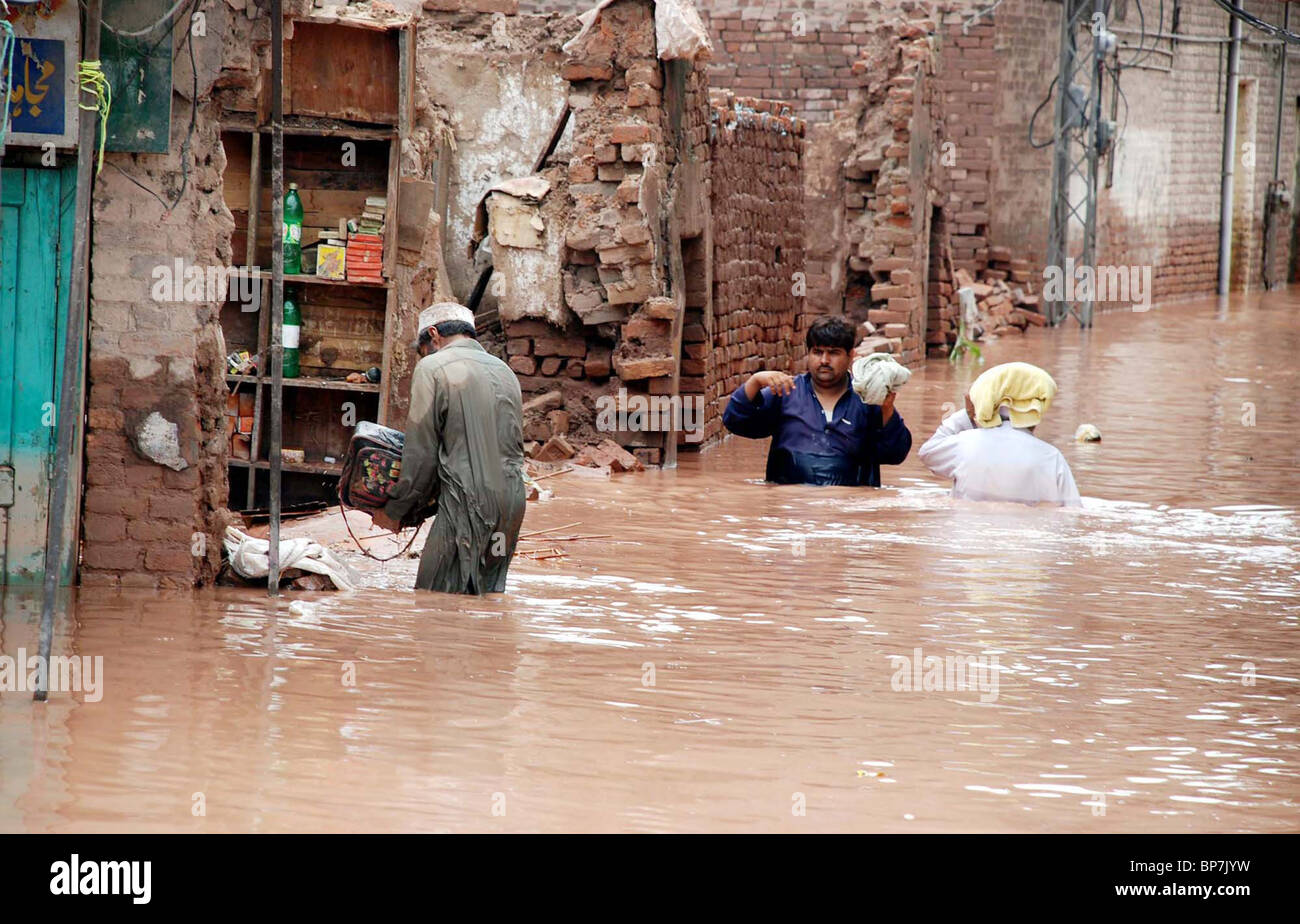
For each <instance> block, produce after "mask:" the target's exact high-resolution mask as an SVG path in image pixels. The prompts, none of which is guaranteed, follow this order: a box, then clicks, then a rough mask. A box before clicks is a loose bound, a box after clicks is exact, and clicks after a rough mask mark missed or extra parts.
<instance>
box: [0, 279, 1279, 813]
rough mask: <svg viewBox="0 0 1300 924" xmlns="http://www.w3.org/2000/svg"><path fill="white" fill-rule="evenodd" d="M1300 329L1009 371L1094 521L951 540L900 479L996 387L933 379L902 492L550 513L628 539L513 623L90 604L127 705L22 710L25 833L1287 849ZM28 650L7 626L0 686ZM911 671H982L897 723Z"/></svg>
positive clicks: (1186, 327)
mask: <svg viewBox="0 0 1300 924" xmlns="http://www.w3.org/2000/svg"><path fill="white" fill-rule="evenodd" d="M1297 311H1300V293H1284V294H1275V295H1269V296H1265V297H1263V298H1260V299H1257V300H1256V299H1245V298H1241V299H1234V300H1233V302H1232V303H1231V305H1230V306H1229V307H1226V308H1219V307H1218V306H1217V305H1216V304H1215V303H1213V302H1207V303H1196V304H1184V305H1176V306H1169V307H1165V308H1163V309H1157V310H1153V311H1152V312H1150V313H1148V314H1131V313H1113V314H1105V315H1101V316H1100V317H1099V318H1098V321H1097V324H1098V326H1097V328H1096V329H1095V330H1093V331H1092V332H1090V333H1086V334H1084V333H1081V332H1080V331H1078V330H1077V329H1075V328H1071V327H1067V328H1063V329H1062V330H1059V331H1032V330H1031V332H1030V334H1029V335H1028V336H1027V337H1025V338H1019V337H1016V338H1010V339H1004V340H1002V341H1000V342H998V343H996V344H991V345H989V347H988V348H987V349H986V350H985V357H986V360H987V361H988V363H990V364H991V363H995V362H1003V361H1008V360H1013V359H1024V360H1028V361H1032V362H1036V363H1039V364H1041V365H1043V366H1045V367H1046V368H1048V369H1049V370H1050V371H1051V372H1052V373H1053V374H1054V375H1055V377H1056V379H1057V381H1058V383H1059V384H1060V386H1061V389H1062V391H1061V394H1060V397H1059V398H1058V400H1057V401H1056V403H1055V404H1054V405H1053V407H1052V410H1051V412H1050V415H1049V417H1048V418H1047V420H1046V421H1045V422H1044V424H1043V426H1041V427H1040V428H1039V431H1038V434H1039V435H1040V436H1042V437H1043V438H1045V439H1047V440H1049V441H1050V442H1052V443H1054V444H1056V445H1057V446H1059V447H1060V448H1061V449H1062V451H1063V452H1064V453H1065V454H1066V457H1067V459H1068V460H1069V462H1070V464H1071V466H1072V467H1073V470H1074V475H1075V478H1076V480H1077V481H1078V484H1079V488H1080V490H1081V491H1082V493H1083V494H1084V496H1085V507H1084V509H1083V510H1082V511H1074V512H1070V511H1061V510H1054V509H1053V510H1046V509H1029V508H1022V507H1016V506H1011V505H975V504H955V503H954V502H953V501H952V500H951V499H950V498H949V497H948V488H947V486H946V485H942V484H940V483H939V482H938V481H937V480H936V479H934V478H932V477H931V476H930V475H929V473H928V472H927V471H925V469H924V468H923V467H922V466H921V465H920V464H919V463H918V462H917V461H916V458H915V449H916V447H918V446H919V445H920V443H921V442H922V441H924V439H926V438H927V437H928V436H929V434H930V433H931V432H932V431H933V429H934V428H935V426H937V424H938V423H939V420H940V418H941V416H942V415H943V413H944V408H943V403H944V402H948V401H956V402H960V400H961V399H960V395H961V393H962V392H963V390H964V388H965V386H966V384H967V383H968V382H969V381H970V380H971V379H972V378H973V376H974V375H976V374H978V372H979V371H980V370H979V368H978V367H974V368H972V367H959V368H955V369H954V368H952V367H950V366H949V364H948V363H946V362H943V361H931V362H930V363H929V364H928V365H927V366H926V368H925V370H924V371H923V372H922V373H920V374H918V375H917V376H915V377H914V378H913V379H912V382H911V383H910V384H909V385H907V386H906V387H905V388H904V389H903V391H902V392H901V395H900V397H899V400H898V407H899V410H900V411H901V413H902V414H903V415H904V417H905V419H906V421H907V423H908V424H909V426H910V427H911V429H912V433H913V437H914V441H915V442H914V448H913V454H912V457H911V458H909V459H908V460H907V462H906V464H904V465H903V466H901V467H897V468H889V467H887V468H886V469H885V472H884V480H885V484H886V487H885V488H884V489H882V490H878V491H873V490H870V489H848V488H809V487H773V486H764V485H762V484H761V483H759V479H760V478H761V476H762V469H763V458H764V452H765V444H760V443H751V442H746V441H741V440H737V439H732V440H730V441H729V442H727V443H726V444H725V445H723V446H721V447H719V448H716V449H713V450H711V451H709V452H706V453H704V454H703V455H700V456H687V457H686V458H685V459H684V461H683V463H682V465H681V467H680V469H679V470H677V471H671V472H652V473H647V474H644V475H631V476H622V477H616V478H614V479H613V480H609V481H602V480H596V479H593V478H588V477H578V476H573V475H562V476H559V477H556V478H552V479H550V480H549V481H547V482H544V484H546V485H547V486H549V487H551V488H552V489H553V490H554V492H555V497H554V498H553V499H551V500H549V501H546V502H544V503H540V504H534V505H531V506H530V510H529V514H528V520H527V522H526V524H525V530H536V529H544V528H547V527H551V526H560V525H563V524H569V523H573V522H575V521H578V522H580V523H581V526H580V527H579V528H574V529H570V530H567V532H569V533H583V534H594V533H610V534H613V535H614V537H615V539H613V540H600V541H586V542H575V543H569V544H568V547H567V551H568V552H569V556H568V557H567V558H564V559H559V560H555V561H539V562H533V561H517V562H516V564H515V566H514V567H513V569H512V570H511V573H510V584H509V593H507V594H506V595H504V596H497V597H493V598H486V599H469V598H455V597H446V596H439V595H431V594H426V593H420V594H418V595H417V594H415V593H414V592H412V591H410V590H409V589H408V588H409V587H410V582H411V580H412V579H413V576H414V572H415V562H414V561H402V562H395V563H393V564H391V565H388V566H385V567H384V568H383V569H378V568H374V569H372V570H371V571H370V572H369V573H368V574H367V577H366V582H367V584H368V585H369V586H368V587H367V588H366V589H364V590H362V591H360V592H357V593H353V594H297V595H293V594H286V595H285V596H283V597H281V598H280V599H279V600H278V601H269V600H268V599H267V598H266V597H265V596H264V595H263V594H261V593H258V592H248V591H236V590H231V589H220V590H215V591H213V590H208V591H202V592H197V593H195V594H193V595H190V594H184V593H168V594H161V595H159V594H151V593H129V592H122V593H116V592H107V591H98V590H95V591H92V590H85V591H81V592H80V594H79V596H78V598H77V601H76V604H75V610H74V617H73V618H72V619H65V620H62V621H61V622H60V623H59V626H58V630H57V631H58V634H57V639H56V653H59V652H64V653H67V652H75V653H77V654H81V655H91V656H95V655H100V656H102V657H103V659H104V680H103V697H102V700H101V701H99V702H84V701H82V700H83V697H82V696H81V695H80V694H74V695H72V696H68V695H66V694H55V695H52V696H51V700H50V702H49V703H47V704H45V705H34V704H33V703H32V702H31V700H30V697H29V696H28V695H27V694H23V693H6V694H4V695H0V830H3V831H55V832H61V831H122V830H141V831H254V832H273V831H294V830H306V831H358V830H365V831H378V830H392V831H471V830H472V831H560V830H572V831H597V830H600V831H604V830H620V831H623V830H627V831H680V830H709V831H886V832H927V831H1026V832H1043V831H1086V832H1121V831H1125V832H1127V831H1173V832H1182V831H1234V832H1235V831H1283V830H1286V831H1294V830H1297V828H1300V810H1298V809H1300V807H1298V805H1297V802H1298V801H1300V798H1298V797H1300V780H1298V775H1300V737H1298V736H1297V725H1300V708H1298V700H1300V664H1298V663H1297V646H1298V643H1300V636H1298V635H1297V630H1298V629H1300V551H1298V544H1297V541H1298V540H1300V520H1298V519H1297V506H1298V505H1300V479H1298V478H1297V474H1296V473H1297V462H1300V438H1298V437H1297V434H1298V433H1300V400H1298V399H1297V387H1298V386H1300V381H1297V366H1298V365H1300V363H1298V361H1297V356H1298V355H1300V321H1297ZM1252 407H1253V412H1254V425H1253V426H1250V425H1248V424H1249V422H1250V420H1249V414H1250V412H1251V409H1252ZM1083 422H1087V423H1093V424H1096V425H1097V426H1098V427H1099V428H1100V429H1101V432H1102V434H1103V437H1104V439H1103V442H1101V443H1100V444H1093V445H1087V444H1085V445H1078V444H1075V443H1073V442H1072V441H1071V437H1072V434H1073V432H1074V429H1075V427H1076V426H1077V425H1078V424H1079V423H1083ZM800 551H802V554H799V553H800ZM294 601H303V602H302V603H300V604H299V606H297V607H295V610H298V611H299V612H290V606H291V604H292V603H293V602H294ZM38 614H39V602H38V601H35V600H33V599H32V598H31V597H30V596H27V595H24V594H19V593H16V592H14V591H10V592H9V593H8V594H7V595H6V597H5V602H4V611H3V621H2V622H0V652H2V653H4V654H8V655H11V656H12V655H14V654H15V652H16V650H17V649H18V648H20V647H24V646H25V647H26V648H27V649H28V650H29V651H34V650H35V648H36V632H35V624H36V621H37V618H38ZM917 649H920V654H921V657H922V658H923V659H924V658H925V657H927V656H937V657H939V658H948V657H965V656H974V657H976V658H980V659H983V660H981V661H980V662H979V664H980V665H981V666H985V667H988V669H989V671H988V673H985V674H981V675H976V674H973V673H972V674H970V675H969V677H968V680H967V683H966V688H965V689H939V690H935V689H929V690H927V689H924V687H925V686H926V685H927V684H926V682H925V681H924V679H922V683H921V687H922V689H914V690H911V691H907V690H895V689H894V687H895V686H901V685H902V683H901V678H902V676H903V675H904V674H907V675H908V677H909V679H911V678H912V676H916V677H918V678H919V677H920V671H921V668H926V669H927V670H928V669H929V664H928V663H927V662H924V661H922V664H921V665H917V667H916V668H915V674H912V673H911V670H912V669H910V668H903V669H902V670H901V671H900V667H902V662H900V661H898V660H891V656H892V657H894V658H895V659H897V658H899V657H906V658H909V659H911V658H914V657H915V656H916V654H917ZM995 657H996V666H994V658H995ZM349 664H351V665H354V666H355V685H347V684H345V683H344V679H345V678H344V673H345V671H346V670H347V665H349ZM977 676H978V677H979V679H980V680H982V681H983V682H984V687H983V688H982V689H979V688H972V687H973V686H974V681H975V679H976V677H977ZM931 679H932V680H933V679H935V677H933V676H932V678H931ZM994 679H996V689H994V688H993V680H994ZM959 681H960V678H957V677H954V678H951V679H949V678H942V681H941V683H940V686H945V685H947V686H951V685H953V684H954V683H959ZM929 685H930V686H931V687H933V686H934V684H933V683H930V684H929ZM200 793H201V794H202V796H201V807H202V810H203V814H196V811H197V809H196V808H195V806H196V805H199V804H200V797H199V796H197V795H196V794H200Z"/></svg>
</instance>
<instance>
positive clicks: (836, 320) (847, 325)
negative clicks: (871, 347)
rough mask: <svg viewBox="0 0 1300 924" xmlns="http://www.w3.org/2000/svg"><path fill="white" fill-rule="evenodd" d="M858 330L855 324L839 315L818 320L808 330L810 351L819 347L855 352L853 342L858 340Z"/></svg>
mask: <svg viewBox="0 0 1300 924" xmlns="http://www.w3.org/2000/svg"><path fill="white" fill-rule="evenodd" d="M857 336H858V329H857V327H855V326H854V325H853V323H852V322H851V321H849V320H847V319H846V318H843V317H841V316H839V315H831V316H830V317H824V318H818V319H817V320H816V321H813V322H812V326H811V327H809V328H808V338H807V340H808V349H810V350H811V349H812V348H813V347H815V346H819V347H842V348H843V349H844V352H846V353H852V352H853V342H854V340H856V339H857Z"/></svg>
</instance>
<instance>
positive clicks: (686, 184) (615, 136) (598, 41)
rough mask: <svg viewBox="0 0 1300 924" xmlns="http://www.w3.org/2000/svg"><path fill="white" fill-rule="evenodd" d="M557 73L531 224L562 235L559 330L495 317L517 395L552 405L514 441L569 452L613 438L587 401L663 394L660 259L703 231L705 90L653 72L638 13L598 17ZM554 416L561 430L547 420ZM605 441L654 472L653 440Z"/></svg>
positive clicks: (667, 70) (651, 35) (663, 264)
mask: <svg viewBox="0 0 1300 924" xmlns="http://www.w3.org/2000/svg"><path fill="white" fill-rule="evenodd" d="M562 73H563V75H564V77H565V78H566V79H567V80H568V81H570V85H571V87H570V92H569V104H570V106H571V107H572V122H571V129H570V130H571V132H572V145H571V150H570V151H569V160H568V165H567V169H566V170H564V171H563V172H558V173H551V172H546V173H544V175H545V176H548V177H552V178H553V179H554V181H555V189H553V190H552V191H551V192H550V193H549V195H548V196H547V200H546V201H547V203H548V204H547V205H545V206H543V207H542V209H541V211H540V213H539V217H541V218H542V219H543V221H542V224H543V225H544V226H545V227H547V228H550V229H552V230H550V231H548V233H550V234H556V235H563V248H562V253H561V255H560V259H559V266H558V267H557V271H558V272H559V273H560V276H561V281H562V293H563V313H562V315H561V316H560V318H559V319H558V320H560V321H561V322H562V323H558V324H557V323H554V321H556V320H557V318H555V317H553V316H552V317H549V320H547V319H543V318H541V317H507V312H505V311H504V310H503V314H502V318H503V327H504V329H505V334H506V337H507V342H506V349H507V353H508V357H509V358H508V362H509V364H510V366H511V368H513V369H514V370H515V371H516V373H518V374H519V377H520V385H521V387H522V388H523V390H524V392H525V394H528V395H545V394H548V393H551V392H558V393H559V394H560V395H561V396H562V401H561V402H560V403H559V405H558V406H557V407H555V408H550V407H548V409H547V411H546V414H547V417H546V419H545V420H543V419H542V418H541V417H535V418H534V419H533V420H531V421H529V422H528V423H529V427H528V430H527V432H526V433H525V437H526V439H528V440H529V441H539V442H540V441H542V440H549V439H551V438H554V437H557V436H559V437H572V439H573V442H574V443H575V444H577V443H582V442H592V441H595V440H598V439H600V438H602V436H610V435H613V434H609V433H601V432H599V429H598V421H597V413H598V411H597V407H596V404H597V401H598V400H599V399H600V398H601V397H605V396H608V397H614V396H616V395H618V394H619V392H620V391H623V392H624V394H628V395H636V394H640V395H664V394H668V393H669V391H670V390H671V384H672V376H673V374H674V373H675V372H677V370H678V358H677V356H675V355H674V351H673V345H672V333H673V323H674V319H675V318H676V315H677V304H676V295H675V293H676V289H675V288H674V285H673V281H672V279H671V273H672V272H673V270H672V266H673V262H674V253H673V251H674V250H675V249H676V248H679V247H680V239H684V238H687V237H690V236H699V235H700V234H702V233H703V232H704V230H705V225H706V224H707V210H702V209H701V208H700V203H701V202H702V201H703V202H707V189H708V185H707V183H708V180H707V167H708V137H707V117H708V110H707V83H706V80H705V76H704V72H703V69H702V68H696V67H693V66H692V65H691V64H690V62H687V61H669V62H661V61H660V60H659V58H658V57H657V52H656V45H655V32H654V4H653V3H652V2H650V0H620V2H617V3H614V4H612V5H610V6H609V7H606V8H605V9H604V10H603V11H602V12H601V15H600V17H599V18H598V19H597V21H596V23H595V24H594V25H593V27H592V28H591V30H590V31H589V32H588V33H587V34H586V35H584V36H583V37H582V38H581V39H578V40H577V41H576V42H575V44H574V45H573V46H572V47H571V48H570V49H569V57H568V59H567V61H566V62H565V65H564V68H563V72H562ZM553 203H559V205H560V206H562V208H557V206H556V205H554V204H553ZM674 229H675V230H674ZM494 233H495V232H494ZM674 234H676V237H674ZM676 285H677V287H678V288H681V287H683V280H677V281H676ZM511 313H513V312H511ZM552 403H553V402H552ZM556 409H559V410H563V411H564V412H565V414H564V416H563V417H558V418H553V417H551V416H550V411H551V410H556ZM617 438H618V440H619V441H620V442H621V443H622V444H623V445H627V446H632V447H635V448H636V449H637V450H638V451H639V454H640V455H641V457H642V458H643V460H644V461H648V462H658V461H660V456H659V450H660V449H661V448H662V442H663V435H662V433H661V432H646V431H642V432H638V433H627V432H624V433H619V434H617ZM557 445H559V444H557ZM541 449H543V450H545V449H546V447H544V446H543V447H541ZM548 452H549V451H548ZM546 454H547V453H543V455H540V456H539V458H543V459H544V458H545V456H546Z"/></svg>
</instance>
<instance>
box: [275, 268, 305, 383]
mask: <svg viewBox="0 0 1300 924" xmlns="http://www.w3.org/2000/svg"><path fill="white" fill-rule="evenodd" d="M301 332H302V312H301V311H299V310H298V293H297V292H296V291H294V290H293V289H289V288H286V289H285V290H284V327H283V328H282V330H281V336H280V342H281V344H283V346H284V377H285V378H286V379H296V378H297V377H298V335H299V334H300V333H301Z"/></svg>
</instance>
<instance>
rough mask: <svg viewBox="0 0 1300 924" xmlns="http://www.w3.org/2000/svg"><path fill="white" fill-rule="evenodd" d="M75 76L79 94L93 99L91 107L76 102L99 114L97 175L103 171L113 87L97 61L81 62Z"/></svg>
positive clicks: (83, 107)
mask: <svg viewBox="0 0 1300 924" xmlns="http://www.w3.org/2000/svg"><path fill="white" fill-rule="evenodd" d="M77 76H78V78H79V82H80V84H81V92H83V93H89V94H90V95H91V96H93V97H95V103H94V105H93V106H87V105H86V104H85V103H83V102H81V101H80V100H78V101H77V105H79V106H80V107H81V108H82V109H86V110H89V111H92V112H98V113H99V119H100V123H101V125H100V132H99V166H98V167H97V168H96V170H95V173H96V174H97V175H98V174H99V172H100V171H101V170H103V169H104V144H105V143H106V142H107V141H108V112H109V110H110V109H111V108H112V105H113V87H112V85H111V84H110V83H109V82H108V78H107V77H105V76H104V69H103V67H101V66H100V62H98V61H82V62H81V63H80V64H78V65H77Z"/></svg>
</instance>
